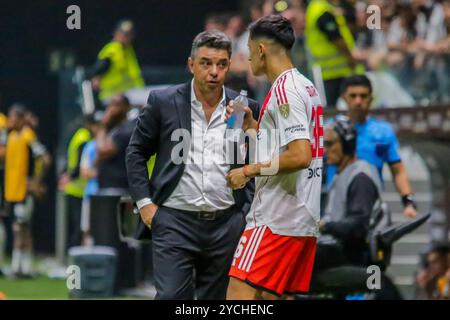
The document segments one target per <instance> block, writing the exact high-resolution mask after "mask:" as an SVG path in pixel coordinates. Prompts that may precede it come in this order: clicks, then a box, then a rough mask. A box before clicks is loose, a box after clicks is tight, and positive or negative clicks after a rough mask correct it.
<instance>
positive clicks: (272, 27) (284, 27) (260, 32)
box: [248, 14, 295, 50]
mask: <svg viewBox="0 0 450 320" xmlns="http://www.w3.org/2000/svg"><path fill="white" fill-rule="evenodd" d="M248 29H249V31H250V39H256V38H259V37H263V38H268V39H271V40H274V41H275V42H276V43H278V44H280V45H281V46H282V47H284V48H285V49H287V50H290V49H291V48H292V46H293V45H294V42H295V34H294V29H292V25H291V23H290V22H289V20H288V19H286V18H285V17H283V16H281V15H279V14H272V15H269V16H265V17H262V18H260V19H258V20H256V21H255V22H253V23H252V24H251V25H250V26H249V27H248Z"/></svg>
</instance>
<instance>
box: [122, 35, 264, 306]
mask: <svg viewBox="0 0 450 320" xmlns="http://www.w3.org/2000/svg"><path fill="white" fill-rule="evenodd" d="M230 56H231V42H230V40H229V39H228V37H227V36H225V35H224V34H223V33H221V32H217V31H209V32H202V33H200V34H199V35H197V37H196V38H195V39H194V41H193V44H192V50H191V56H190V57H189V59H188V66H189V69H190V71H191V73H192V74H193V80H192V81H191V82H188V83H185V84H181V85H177V86H174V87H171V88H169V89H166V90H161V91H152V92H151V93H150V96H149V98H148V102H147V105H146V106H145V107H144V109H143V111H142V112H141V114H140V116H139V118H138V120H137V125H136V128H135V130H134V133H133V136H132V138H131V140H130V144H129V146H128V149H127V161H126V162H127V170H128V178H129V187H130V193H131V195H132V197H133V199H134V201H136V204H137V206H138V208H139V211H140V215H141V218H142V221H141V222H140V226H139V228H138V238H141V239H142V238H146V237H147V238H148V237H149V235H150V230H151V236H152V245H153V247H152V249H153V265H154V277H155V286H156V290H157V296H156V298H157V299H194V298H198V299H225V295H226V288H227V285H228V275H227V273H228V270H229V268H230V265H231V260H232V258H233V253H234V249H235V247H236V245H237V241H238V240H239V236H240V234H241V232H242V231H243V228H244V225H245V215H246V214H247V212H248V210H249V208H250V204H251V201H252V198H253V190H254V185H253V184H252V183H250V184H248V185H247V187H246V188H244V189H240V190H236V191H233V190H231V188H230V187H229V186H228V185H227V181H226V176H227V174H228V172H229V171H230V170H231V169H234V168H237V167H239V166H242V165H243V164H244V163H243V162H244V161H238V159H239V160H242V157H239V156H237V155H236V156H233V157H229V153H228V152H229V151H230V152H231V150H229V149H231V148H227V147H225V145H226V143H225V145H224V141H226V139H224V137H225V128H226V124H225V118H224V112H225V108H226V105H227V104H228V103H229V101H231V100H232V99H234V98H235V97H236V96H237V95H238V94H237V93H236V92H234V91H232V90H229V89H227V88H225V87H224V85H223V83H224V80H225V76H226V74H227V72H228V70H229V67H230ZM249 107H250V108H251V109H252V110H253V114H254V115H258V114H259V106H258V104H257V102H256V101H253V100H249ZM232 147H233V149H234V150H241V151H240V152H242V148H241V147H242V144H237V143H236V144H232ZM155 153H156V155H157V156H156V162H155V167H154V170H153V173H152V176H151V179H150V180H149V179H148V172H147V165H146V163H147V161H148V159H149V158H150V156H152V155H153V154H155ZM234 153H239V152H234ZM246 156H247V157H246V159H245V160H246V161H247V160H248V152H247V155H246ZM226 159H232V161H226ZM230 162H231V163H230ZM239 162H240V163H241V164H239Z"/></svg>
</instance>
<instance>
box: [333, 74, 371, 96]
mask: <svg viewBox="0 0 450 320" xmlns="http://www.w3.org/2000/svg"><path fill="white" fill-rule="evenodd" d="M352 86H363V87H366V88H368V89H369V92H370V93H372V83H371V82H370V80H369V78H367V77H366V76H365V75H353V76H350V77H347V78H345V79H344V81H343V82H342V85H341V93H342V94H344V93H345V91H347V89H348V87H352Z"/></svg>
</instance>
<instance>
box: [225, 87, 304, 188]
mask: <svg viewBox="0 0 450 320" xmlns="http://www.w3.org/2000/svg"><path fill="white" fill-rule="evenodd" d="M285 97H286V98H285V100H286V101H283V102H282V105H281V106H279V107H278V110H277V111H275V114H274V115H273V116H275V117H276V119H277V120H276V122H277V126H278V130H279V145H280V146H281V147H286V148H285V150H283V152H281V153H280V154H279V155H277V156H275V157H274V158H273V159H271V160H270V161H267V162H264V163H255V164H250V165H246V166H244V167H242V168H238V169H234V170H231V171H230V173H229V175H228V183H229V185H230V186H231V187H232V188H233V189H239V188H242V187H243V186H245V183H246V182H247V181H248V180H249V179H250V178H253V177H256V176H273V175H279V174H286V173H291V172H294V171H298V170H302V169H306V168H308V167H309V165H310V163H311V159H312V154H311V144H310V136H309V132H310V130H309V119H308V116H307V112H306V108H307V106H306V104H305V99H306V98H305V97H304V98H302V97H301V96H300V94H299V93H298V92H296V91H295V90H292V89H291V90H286V92H285ZM281 107H282V108H283V109H281Z"/></svg>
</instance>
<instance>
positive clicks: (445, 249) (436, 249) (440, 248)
mask: <svg viewBox="0 0 450 320" xmlns="http://www.w3.org/2000/svg"><path fill="white" fill-rule="evenodd" d="M432 253H436V254H438V255H440V256H441V257H444V256H446V255H447V254H449V253H450V246H449V244H448V243H438V244H435V245H434V246H433V247H432V248H431V249H430V251H428V254H432Z"/></svg>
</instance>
